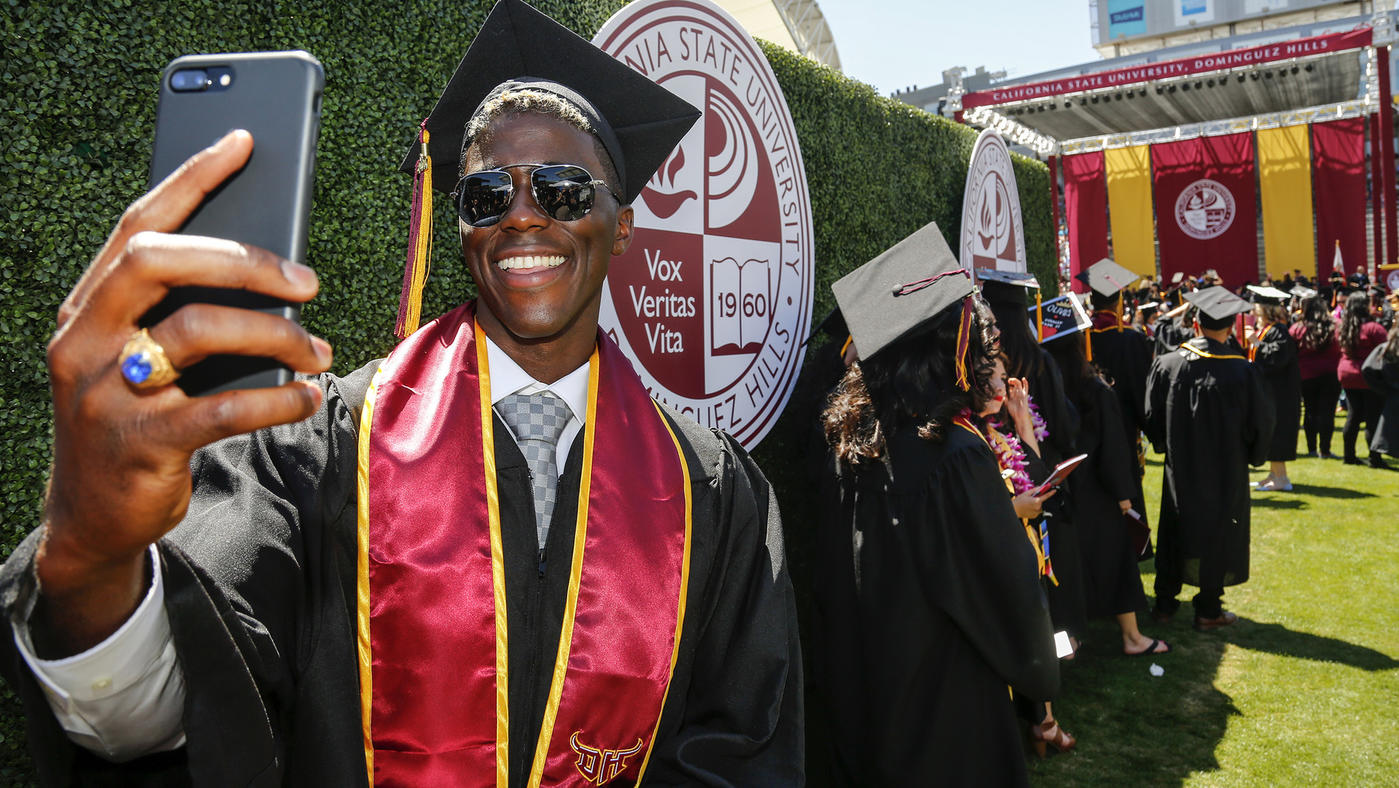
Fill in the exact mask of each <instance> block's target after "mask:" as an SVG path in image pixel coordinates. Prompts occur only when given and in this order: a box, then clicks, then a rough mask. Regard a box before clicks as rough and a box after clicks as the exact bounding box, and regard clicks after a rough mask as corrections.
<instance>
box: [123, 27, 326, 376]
mask: <svg viewBox="0 0 1399 788" xmlns="http://www.w3.org/2000/svg"><path fill="white" fill-rule="evenodd" d="M324 84H325V77H324V74H323V72H322V70H321V65H320V63H319V62H317V61H316V59H315V58H313V57H311V56H310V55H309V54H307V53H305V52H250V53H240V54H226V55H189V56H185V57H180V58H176V59H175V60H174V61H172V62H171V63H170V65H168V66H166V68H165V72H164V73H163V74H162V77H161V83H160V105H159V108H158V110H157V113H156V131H155V149H154V152H153V154H152V156H151V177H150V180H151V184H152V185H154V184H155V183H157V182H159V181H161V180H162V179H164V178H165V177H166V176H167V175H169V174H170V173H172V172H174V171H175V169H176V168H177V167H179V166H180V165H181V164H182V163H183V162H184V161H185V160H186V159H188V158H189V157H190V156H191V155H193V154H194V153H195V152H196V151H199V150H200V149H202V148H204V147H206V146H208V145H209V144H211V143H213V142H214V141H215V140H217V139H219V138H220V137H222V136H223V135H225V134H227V133H228V132H229V131H230V130H232V129H246V130H247V131H248V132H250V133H251V134H252V135H253V140H254V148H253V152H252V156H251V157H250V158H249V159H248V161H247V162H246V164H245V165H244V166H243V167H242V168H241V169H240V170H239V171H238V172H236V173H235V174H233V175H232V176H231V177H229V178H228V179H226V180H225V181H224V182H222V183H221V184H220V185H219V186H218V188H216V189H214V190H212V191H211V192H210V194H209V195H208V197H207V198H206V199H205V200H204V201H203V202H202V203H201V204H200V205H199V206H198V207H197V208H196V209H195V211H194V212H193V213H192V214H191V215H190V216H189V218H188V220H187V221H186V222H185V223H184V225H183V226H182V227H181V228H180V229H179V232H180V233H182V234H185V235H197V236H207V237H210V238H222V239H226V240H231V241H238V242H240V243H243V244H249V245H252V246H255V247H258V248H259V249H264V250H266V251H268V252H272V253H273V254H276V255H279V256H281V257H283V258H285V259H288V260H292V261H294V262H298V263H304V262H305V260H306V239H307V235H308V228H309V223H310V214H311V193H312V181H313V174H314V171H315V152H316V138H317V135H318V133H319V129H320V106H321V93H322V91H323V89H324ZM196 304H197V305H212V306H215V307H219V308H238V309H252V310H258V311H260V312H263V313H265V314H268V315H275V316H278V317H281V318H283V319H286V320H297V319H298V317H299V315H300V308H299V306H298V305H297V304H295V303H293V302H288V301H284V300H281V299H277V298H272V297H269V296H267V295H265V294H262V293H256V292H251V291H248V290H244V289H239V288H228V287H219V286H196V285H187V286H180V287H176V288H173V289H172V290H171V292H170V294H169V295H168V296H167V297H166V298H164V299H163V300H162V301H161V303H159V304H157V305H156V306H155V307H154V308H152V309H151V310H150V311H149V312H147V313H146V314H145V315H144V316H143V317H142V318H141V321H140V323H141V325H142V326H147V327H149V326H154V325H156V324H158V323H160V322H161V321H162V320H165V319H166V318H168V317H170V316H171V315H174V314H175V313H176V312H177V311H179V310H180V309H181V308H182V307H186V306H188V305H196ZM196 315H204V316H206V317H205V318H204V319H207V320H211V321H212V320H215V319H217V318H216V317H214V315H216V313H215V312H213V311H212V310H209V309H200V310H199V311H198V312H197V313H196ZM182 319H183V320H185V321H186V322H190V321H194V320H196V319H197V318H196V317H192V316H189V315H187V316H185V317H184V318H182ZM211 328H212V323H211V324H209V325H206V326H203V327H202V328H201V329H200V330H210V329H211ZM241 350H242V352H239V353H230V354H218V355H215V356H211V357H209V358H205V359H198V360H195V362H194V363H192V364H190V365H189V366H187V367H185V368H183V369H181V370H180V372H181V374H180V377H179V379H178V380H177V381H176V385H178V386H179V387H180V388H181V389H183V390H184V392H185V393H186V394H190V395H208V394H214V393H218V392H221V391H231V390H234V389H246V388H260V387H265V386H276V385H281V384H283V383H286V382H287V381H289V380H291V370H289V369H288V368H287V367H286V366H284V365H282V364H279V363H278V362H277V361H276V360H275V359H272V358H270V357H268V356H267V355H266V354H265V353H263V352H260V350H261V349H260V348H257V347H247V348H243V349H241Z"/></svg>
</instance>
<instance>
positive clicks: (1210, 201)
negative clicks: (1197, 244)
mask: <svg viewBox="0 0 1399 788" xmlns="http://www.w3.org/2000/svg"><path fill="white" fill-rule="evenodd" d="M1233 223H1234V195H1233V194H1232V193H1231V192H1230V191H1229V188H1228V187H1227V186H1225V185H1224V184H1222V183H1220V182H1219V181H1215V180H1210V179H1209V178H1201V179H1200V180H1198V181H1195V182H1194V183H1192V184H1190V185H1189V186H1187V187H1185V189H1184V190H1183V191H1181V193H1180V196H1179V197H1177V198H1176V224H1177V225H1178V226H1179V227H1180V230H1181V232H1183V233H1185V234H1186V235H1188V236H1190V237H1191V238H1196V239H1198V240H1201V241H1208V240H1209V239H1211V238H1218V237H1219V236H1221V235H1223V234H1224V231H1225V230H1228V229H1229V225H1231V224H1233Z"/></svg>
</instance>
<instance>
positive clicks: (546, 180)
mask: <svg viewBox="0 0 1399 788" xmlns="http://www.w3.org/2000/svg"><path fill="white" fill-rule="evenodd" d="M592 179H593V176H592V175H590V174H589V173H588V171H587V170H585V169H583V168H582V167H578V166H575V165H559V166H551V167H540V168H539V169H537V170H535V171H534V175H533V176H532V177H531V179H530V180H531V182H532V183H533V185H534V199H535V202H537V203H539V207H540V208H541V209H543V210H544V212H545V213H548V214H549V215H550V216H551V217H553V218H554V219H556V220H561V221H566V222H572V221H576V220H578V219H581V218H583V217H584V216H587V215H588V211H590V210H592V208H593V187H592V185H591V184H590V181H591V180H592Z"/></svg>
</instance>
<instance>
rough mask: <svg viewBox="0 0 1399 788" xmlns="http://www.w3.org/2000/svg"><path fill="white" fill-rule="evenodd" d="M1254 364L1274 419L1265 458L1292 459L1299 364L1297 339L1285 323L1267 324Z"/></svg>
mask: <svg viewBox="0 0 1399 788" xmlns="http://www.w3.org/2000/svg"><path fill="white" fill-rule="evenodd" d="M1253 363H1254V364H1256V365H1257V366H1258V369H1259V371H1260V372H1262V373H1263V380H1264V382H1265V383H1267V386H1268V391H1269V392H1271V393H1272V397H1273V410H1274V414H1275V419H1274V424H1273V435H1272V440H1271V441H1270V442H1269V444H1268V460H1269V461H1276V462H1287V461H1289V460H1295V459H1297V430H1298V429H1299V428H1300V427H1301V425H1302V367H1301V366H1300V364H1299V362H1298V360H1297V341H1296V340H1294V339H1293V338H1292V335H1291V334H1289V333H1287V326H1284V325H1278V324H1276V323H1274V324H1273V325H1271V326H1268V330H1267V331H1264V332H1263V336H1261V337H1259V339H1258V344H1257V345H1255V346H1254V356H1253Z"/></svg>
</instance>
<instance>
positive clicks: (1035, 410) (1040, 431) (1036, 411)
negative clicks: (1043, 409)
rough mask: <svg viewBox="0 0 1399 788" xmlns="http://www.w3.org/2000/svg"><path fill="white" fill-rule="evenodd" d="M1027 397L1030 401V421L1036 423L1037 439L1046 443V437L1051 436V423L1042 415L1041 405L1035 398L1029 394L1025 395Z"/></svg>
mask: <svg viewBox="0 0 1399 788" xmlns="http://www.w3.org/2000/svg"><path fill="white" fill-rule="evenodd" d="M1025 398H1026V399H1027V400H1029V402H1030V423H1031V424H1033V425H1034V429H1035V440H1037V441H1039V442H1040V443H1044V439H1045V438H1048V437H1049V425H1048V424H1046V423H1045V421H1044V417H1043V416H1041V415H1040V406H1039V405H1036V404H1035V398H1034V397H1032V396H1030V395H1028V394H1026V395H1025Z"/></svg>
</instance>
